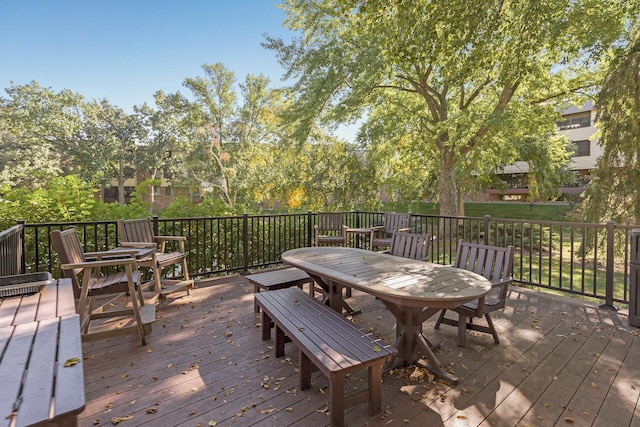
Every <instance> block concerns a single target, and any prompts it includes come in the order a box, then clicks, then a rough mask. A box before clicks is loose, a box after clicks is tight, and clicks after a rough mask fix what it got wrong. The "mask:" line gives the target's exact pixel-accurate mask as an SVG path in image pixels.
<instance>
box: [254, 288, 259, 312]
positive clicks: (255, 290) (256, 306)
mask: <svg viewBox="0 0 640 427" xmlns="http://www.w3.org/2000/svg"><path fill="white" fill-rule="evenodd" d="M258 292H260V287H259V286H258V285H253V293H254V294H257V293H258ZM253 312H254V313H260V307H258V302H257V301H256V299H255V298H254V299H253Z"/></svg>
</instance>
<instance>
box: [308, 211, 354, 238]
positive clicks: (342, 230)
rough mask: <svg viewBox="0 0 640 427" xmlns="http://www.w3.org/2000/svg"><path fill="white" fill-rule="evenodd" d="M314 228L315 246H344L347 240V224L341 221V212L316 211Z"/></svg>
mask: <svg viewBox="0 0 640 427" xmlns="http://www.w3.org/2000/svg"><path fill="white" fill-rule="evenodd" d="M314 230H315V244H316V246H322V245H339V246H345V244H346V242H347V226H346V225H344V224H343V223H342V213H341V212H318V223H317V224H316V226H315V227H314Z"/></svg>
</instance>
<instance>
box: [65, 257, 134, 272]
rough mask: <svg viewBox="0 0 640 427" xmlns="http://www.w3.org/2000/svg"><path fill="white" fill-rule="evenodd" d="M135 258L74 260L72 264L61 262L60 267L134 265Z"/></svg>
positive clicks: (69, 268)
mask: <svg viewBox="0 0 640 427" xmlns="http://www.w3.org/2000/svg"><path fill="white" fill-rule="evenodd" d="M135 263H136V260H135V258H117V259H105V260H101V261H85V262H76V263H72V264H62V265H60V268H61V269H63V270H74V269H76V268H94V267H115V266H118V265H127V264H133V265H135Z"/></svg>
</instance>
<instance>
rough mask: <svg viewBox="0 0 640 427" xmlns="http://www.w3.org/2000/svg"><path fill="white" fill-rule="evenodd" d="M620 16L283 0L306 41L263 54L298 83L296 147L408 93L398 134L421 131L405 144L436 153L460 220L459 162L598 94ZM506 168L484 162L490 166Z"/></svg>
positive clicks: (446, 197)
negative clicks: (322, 127)
mask: <svg viewBox="0 0 640 427" xmlns="http://www.w3.org/2000/svg"><path fill="white" fill-rule="evenodd" d="M625 5H626V1H623V0H613V1H612V0H558V1H552V2H531V1H528V0H514V1H504V0H493V1H486V0H447V1H444V0H439V1H438V0H436V1H433V0H416V1H412V2H406V1H402V0H366V1H365V0H315V1H309V0H287V1H285V2H284V4H283V5H282V7H283V8H284V10H285V12H286V13H287V16H288V17H287V20H286V21H285V23H286V24H287V25H288V26H289V28H291V29H292V30H295V31H299V32H300V33H301V36H300V37H299V38H297V39H295V40H294V41H293V42H292V43H291V44H285V43H284V42H283V41H282V40H279V39H275V38H269V37H268V38H267V41H266V42H265V45H266V46H267V47H269V48H271V49H274V50H275V51H277V53H278V55H279V59H280V61H281V63H282V64H283V66H285V67H286V69H287V75H286V77H289V78H294V79H296V82H295V84H294V86H293V89H294V90H295V91H296V93H297V94H298V95H297V99H296V102H294V103H292V109H291V110H290V117H291V118H292V119H293V120H296V122H297V124H298V137H300V138H304V137H306V135H307V134H308V131H309V129H311V128H312V127H313V126H314V125H316V124H317V123H318V122H319V123H340V122H350V121H353V120H356V119H359V118H361V117H362V115H363V114H364V112H366V111H367V109H368V108H371V107H375V106H376V105H377V104H378V103H379V100H380V98H381V97H382V98H384V97H387V96H391V97H393V96H396V94H397V93H405V94H408V95H409V96H410V97H411V98H412V105H411V106H412V108H411V109H410V111H411V112H412V114H414V116H412V117H407V118H402V117H398V119H399V120H400V121H399V122H398V126H399V127H401V126H403V125H404V124H405V123H407V122H408V121H419V122H420V128H417V129H414V132H418V133H419V134H417V135H415V136H414V138H413V140H412V141H410V142H408V143H410V144H412V145H413V146H414V150H415V151H416V152H418V153H421V154H422V155H423V156H424V157H427V156H432V153H434V152H435V153H436V155H437V162H438V164H439V170H438V172H437V178H438V200H439V202H440V211H441V213H442V214H447V215H457V214H458V213H459V208H458V206H459V205H458V201H459V197H458V196H459V188H458V179H457V177H458V175H459V174H465V175H466V174H467V173H468V172H469V170H468V169H465V168H463V167H462V166H463V162H464V161H466V160H468V159H478V161H479V159H480V156H479V155H477V154H476V153H477V152H480V153H483V152H485V151H486V152H493V153H500V151H501V148H504V147H505V146H507V145H508V144H512V143H513V142H514V141H513V139H512V138H504V137H502V135H505V133H506V132H507V131H508V130H509V129H510V128H512V127H514V126H515V127H518V128H522V126H523V124H527V123H528V121H529V120H531V118H535V117H546V118H547V122H548V123H551V122H553V121H555V119H556V118H557V113H556V111H557V108H558V107H560V106H561V105H562V104H561V102H560V101H562V102H565V101H567V100H571V98H572V96H573V95H576V94H578V92H579V91H580V92H582V93H584V92H588V91H589V90H592V88H593V86H594V85H595V84H597V83H598V74H597V72H596V71H597V69H596V64H597V60H598V59H599V58H598V57H599V55H598V54H599V52H600V50H601V49H602V48H603V47H606V46H608V45H610V44H611V42H613V41H614V40H615V39H616V38H617V37H618V34H619V31H620V29H621V27H622V24H623V22H624V17H625V12H626V9H625ZM586 21H588V23H589V24H588V25H585V22H586ZM414 105H415V106H417V107H419V108H413V107H414ZM529 128H530V127H529ZM518 133H521V134H527V133H530V132H524V131H520V132H518ZM496 160H499V161H496ZM505 160H508V159H505V158H504V157H503V156H499V157H498V158H495V156H487V157H486V158H484V157H483V159H482V161H483V162H487V161H489V162H494V164H493V165H492V166H493V167H496V166H499V165H500V164H503V163H504V162H505ZM470 166H471V168H473V167H474V165H470Z"/></svg>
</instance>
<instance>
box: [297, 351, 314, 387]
mask: <svg viewBox="0 0 640 427" xmlns="http://www.w3.org/2000/svg"><path fill="white" fill-rule="evenodd" d="M298 353H300V357H299V360H300V390H306V389H308V388H309V387H311V372H312V371H313V363H311V359H309V358H308V357H307V355H306V354H304V352H303V351H299V352H298Z"/></svg>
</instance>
